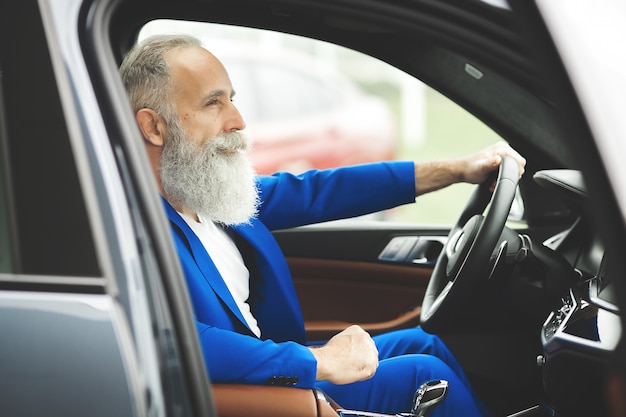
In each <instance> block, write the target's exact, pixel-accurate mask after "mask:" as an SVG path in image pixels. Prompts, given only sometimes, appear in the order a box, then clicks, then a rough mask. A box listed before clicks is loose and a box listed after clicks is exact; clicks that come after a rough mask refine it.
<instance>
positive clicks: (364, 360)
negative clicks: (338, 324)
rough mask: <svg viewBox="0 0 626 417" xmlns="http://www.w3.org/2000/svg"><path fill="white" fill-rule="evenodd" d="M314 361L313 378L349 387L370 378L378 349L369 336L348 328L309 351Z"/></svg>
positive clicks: (376, 359)
mask: <svg viewBox="0 0 626 417" xmlns="http://www.w3.org/2000/svg"><path fill="white" fill-rule="evenodd" d="M311 352H312V353H313V356H315V359H316V360H317V379H318V380H326V381H329V382H332V383H334V384H349V383H352V382H356V381H363V380H366V379H369V378H371V377H372V376H374V374H375V373H376V369H378V350H377V349H376V344H375V343H374V340H373V339H372V338H371V336H370V335H369V333H367V332H366V331H365V330H363V329H362V328H361V327H359V326H350V327H348V328H347V329H345V330H344V331H342V332H341V333H338V334H336V335H335V336H333V337H332V338H331V339H330V340H329V341H328V343H326V344H325V345H324V346H322V347H319V348H311Z"/></svg>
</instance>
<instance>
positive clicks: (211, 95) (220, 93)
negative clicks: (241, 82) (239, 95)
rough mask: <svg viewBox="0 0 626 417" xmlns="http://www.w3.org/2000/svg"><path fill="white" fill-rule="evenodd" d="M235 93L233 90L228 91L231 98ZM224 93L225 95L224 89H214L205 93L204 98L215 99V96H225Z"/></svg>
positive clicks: (207, 99)
mask: <svg viewBox="0 0 626 417" xmlns="http://www.w3.org/2000/svg"><path fill="white" fill-rule="evenodd" d="M235 94H236V92H235V90H232V91H231V92H230V95H229V97H230V99H231V100H232V99H233V97H235ZM225 95H226V91H225V90H215V91H211V92H210V93H209V94H207V95H206V97H205V100H206V101H209V100H212V99H216V98H219V97H222V96H225Z"/></svg>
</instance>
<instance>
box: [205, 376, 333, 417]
mask: <svg viewBox="0 0 626 417" xmlns="http://www.w3.org/2000/svg"><path fill="white" fill-rule="evenodd" d="M213 399H214V400H215V406H216V409H217V415H218V416H220V417H250V416H255V417H337V415H338V413H337V412H336V411H335V410H336V409H338V408H340V407H339V406H338V405H337V403H335V402H334V401H333V400H332V399H330V398H329V397H328V396H326V395H325V394H324V393H323V392H322V391H320V390H318V389H304V388H291V387H277V386H269V385H243V384H213Z"/></svg>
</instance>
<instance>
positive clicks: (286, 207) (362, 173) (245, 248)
mask: <svg viewBox="0 0 626 417" xmlns="http://www.w3.org/2000/svg"><path fill="white" fill-rule="evenodd" d="M258 185H259V190H260V197H261V206H260V208H259V216H258V218H255V219H253V220H252V221H251V222H250V224H247V225H241V226H236V227H232V228H231V229H230V232H231V235H232V236H233V238H234V239H235V242H236V243H237V245H238V247H239V249H240V250H241V251H242V254H243V255H244V259H245V260H246V264H247V266H248V268H249V269H250V274H251V279H250V298H249V300H248V302H249V304H250V307H251V310H252V313H253V314H254V316H255V318H256V319H257V321H258V324H259V327H260V329H261V338H257V337H256V336H255V335H254V334H253V333H252V332H251V331H250V329H249V328H248V327H247V325H246V322H245V320H244V319H243V316H242V315H241V312H240V311H239V309H238V308H237V306H236V304H235V301H234V299H233V298H232V296H231V295H230V293H229V291H228V289H227V287H226V284H225V283H224V281H223V280H222V278H221V276H220V274H219V273H218V271H217V269H216V267H215V264H214V263H213V261H212V260H211V257H210V256H209V255H208V254H207V252H206V250H205V249H204V247H203V246H202V244H201V243H200V241H199V239H198V238H197V236H196V235H195V234H194V233H193V231H192V230H191V229H190V228H189V226H188V225H187V223H186V222H185V221H184V220H183V219H182V217H180V215H179V214H178V213H177V212H176V211H175V210H174V209H173V208H172V207H171V206H170V205H169V203H167V201H165V200H163V201H164V204H165V209H166V212H167V216H168V218H169V220H170V223H171V226H172V231H173V236H174V241H175V244H176V247H177V250H178V253H179V256H180V261H181V264H182V267H183V271H184V273H185V276H186V279H187V285H188V289H189V294H190V297H191V300H192V303H193V309H194V315H195V320H196V325H197V328H198V334H199V338H200V343H201V345H202V350H203V353H204V358H205V362H206V365H207V367H208V371H209V375H210V377H211V379H212V381H213V382H232V383H250V384H280V385H293V386H297V387H303V388H310V387H313V386H314V384H315V374H316V361H315V359H314V357H313V355H312V354H311V353H310V351H309V349H308V348H307V347H306V345H305V343H306V341H305V333H304V323H303V319H302V314H301V312H300V306H299V303H298V300H297V297H296V292H295V289H294V286H293V282H292V279H291V274H290V272H289V269H288V266H287V263H286V261H285V258H284V255H283V254H282V252H281V249H280V248H279V246H278V244H277V243H276V241H275V240H274V237H273V236H272V234H271V230H277V229H285V228H290V227H296V226H301V225H305V224H312V223H317V222H321V221H327V220H335V219H340V218H347V217H353V216H358V215H363V214H367V213H372V212H375V211H379V210H383V209H387V208H391V207H395V206H397V205H400V204H406V203H410V202H414V201H415V180H414V167H413V163H411V162H389V163H378V164H367V165H358V166H354V167H350V168H338V169H332V170H323V171H309V172H307V173H304V174H302V175H298V176H296V175H292V174H289V173H279V174H275V175H272V176H259V177H258Z"/></svg>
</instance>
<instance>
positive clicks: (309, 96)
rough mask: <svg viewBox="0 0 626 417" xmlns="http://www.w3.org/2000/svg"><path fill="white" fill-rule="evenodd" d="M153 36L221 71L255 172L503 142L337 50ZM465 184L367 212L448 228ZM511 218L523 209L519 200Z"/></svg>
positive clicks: (283, 37)
mask: <svg viewBox="0 0 626 417" xmlns="http://www.w3.org/2000/svg"><path fill="white" fill-rule="evenodd" d="M154 33H190V34H193V35H195V36H198V37H199V38H200V39H201V40H202V41H203V43H204V46H205V47H206V48H207V49H209V50H210V51H211V52H213V53H214V54H215V55H216V56H217V57H218V58H219V59H220V60H221V61H222V62H223V63H224V65H225V67H226V69H227V70H228V71H229V74H230V77H231V81H232V82H233V86H234V88H235V90H236V91H237V95H236V97H235V103H236V105H237V106H238V108H239V110H240V112H241V113H242V115H243V117H244V119H245V120H246V124H247V127H246V132H247V133H248V135H249V136H250V137H251V138H252V140H253V144H254V145H253V150H252V155H251V157H252V160H253V162H254V163H255V167H256V169H257V171H258V172H259V173H261V174H267V173H271V172H275V171H276V170H290V171H293V172H295V173H298V172H301V171H304V170H307V169H311V168H321V169H323V168H329V167H334V166H342V165H350V164H355V163H367V162H374V161H382V160H432V159H439V158H447V157H456V156H463V155H466V154H468V153H471V152H474V151H477V150H479V149H481V148H483V147H484V146H487V145H489V144H491V143H495V142H497V141H500V140H502V138H501V137H500V136H499V135H497V134H496V133H495V132H494V131H492V130H491V129H489V128H488V127H487V126H486V125H484V124H483V123H482V122H480V121H479V120H478V119H477V118H475V117H474V116H472V115H471V114H470V113H468V112H467V111H465V110H464V109H463V108H461V107H460V106H458V105H456V104H455V103H454V102H452V101H451V100H449V99H447V98H446V97H444V96H443V95H442V94H440V93H438V92H437V91H436V90H434V89H432V88H430V87H428V86H427V85H425V84H423V83H422V82H420V81H419V80H416V79H415V78H413V77H411V76H408V75H407V74H406V73H404V72H402V71H400V70H398V69H396V68H394V67H392V66H390V65H388V64H386V63H384V62H381V61H379V60H376V59H374V58H372V57H369V56H367V55H364V54H361V53H358V52H355V51H352V50H349V49H347V48H343V47H340V46H337V45H332V44H329V43H325V42H321V41H316V40H312V39H305V38H301V37H297V36H292V35H287V34H279V33H275V32H269V31H263V30H258V29H250V28H242V27H235V26H223V25H216V24H206V23H199V22H181V21H153V22H150V23H148V24H147V25H146V26H145V27H144V28H143V30H142V32H141V35H140V38H142V37H146V36H149V35H151V34H154ZM473 189H474V186H473V185H469V184H455V185H453V186H451V187H448V188H446V189H444V190H440V191H436V192H433V193H430V194H428V195H424V196H420V197H419V198H418V200H417V204H411V205H408V206H404V207H399V208H395V209H393V210H391V211H388V212H386V213H382V214H381V215H378V216H376V219H381V220H385V221H400V222H410V223H421V224H450V223H452V222H454V221H456V220H457V216H458V215H459V213H460V211H461V209H462V208H463V205H464V204H465V201H466V200H467V198H468V197H469V194H470V193H471V192H472V190H473ZM515 207H516V208H517V210H518V213H517V216H519V217H521V214H519V210H521V207H522V204H521V201H520V200H519V199H518V201H517V203H516V205H515Z"/></svg>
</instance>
